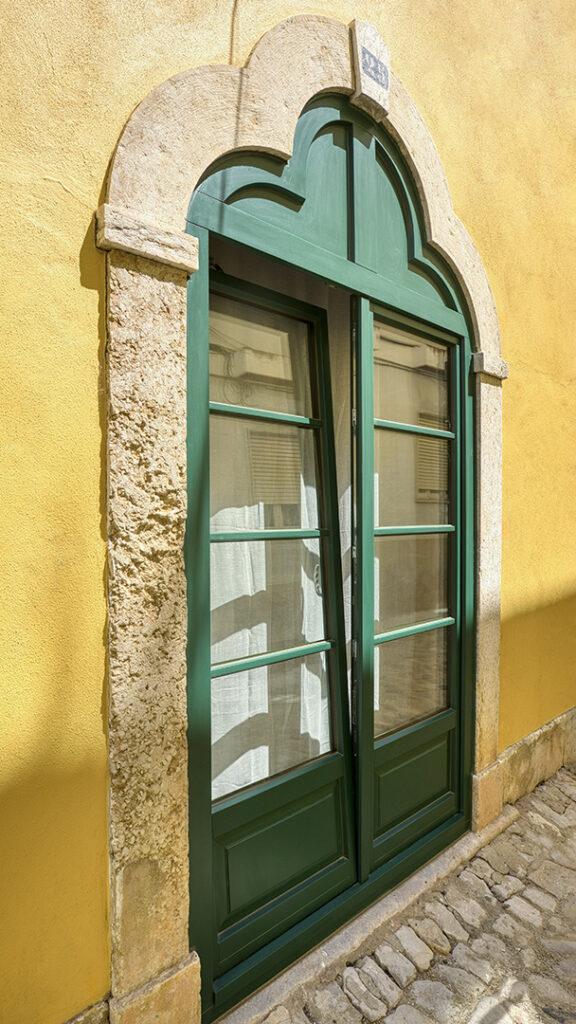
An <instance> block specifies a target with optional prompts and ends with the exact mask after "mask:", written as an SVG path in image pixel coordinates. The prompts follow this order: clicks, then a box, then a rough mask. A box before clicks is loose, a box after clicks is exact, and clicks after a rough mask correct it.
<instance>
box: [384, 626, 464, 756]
mask: <svg viewBox="0 0 576 1024" xmlns="http://www.w3.org/2000/svg"><path fill="white" fill-rule="evenodd" d="M449 628H450V627H449ZM447 704H448V630H447V629H431V630H429V631H428V632H426V633H417V634H416V635H415V636H406V637H403V638H402V639H401V640H389V641H387V642H386V643H384V644H378V645H377V646H376V647H375V648H374V735H375V736H383V735H384V734H385V733H387V732H392V731H393V730H394V729H399V728H401V727H402V726H406V725H410V724H411V723H412V722H416V721H418V720H419V719H421V718H428V716H429V715H433V714H435V713H436V712H438V711H442V710H443V709H444V708H445V707H447Z"/></svg>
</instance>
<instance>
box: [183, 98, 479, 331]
mask: <svg viewBox="0 0 576 1024" xmlns="http://www.w3.org/2000/svg"><path fill="white" fill-rule="evenodd" d="M188 227H189V230H190V231H191V232H194V229H195V228H196V229H197V228H206V229H208V230H210V231H211V232H213V233H214V234H215V235H219V236H221V237H224V238H228V239H230V240H232V241H236V242H241V243H242V244H243V245H246V246H249V247H251V248H254V249H256V250H257V251H259V252H263V253H267V254H268V255H270V256H273V257H274V258H276V259H279V260H282V261H283V262H286V263H290V264H293V265H295V266H298V267H301V268H302V269H305V270H308V271H309V272H310V273H313V274H316V275H319V276H321V277H324V278H327V279H329V280H330V281H332V282H334V283H335V284H339V285H341V286H343V287H347V288H349V289H351V290H352V291H355V292H359V293H362V294H364V295H366V296H368V297H370V298H371V299H372V300H373V301H375V302H379V303H382V304H384V305H386V306H388V307H390V308H392V309H398V310H402V311H404V312H406V311H410V313H411V314H412V315H413V316H416V317H420V318H422V319H424V320H426V321H428V322H433V323H436V324H437V325H438V326H442V327H444V328H446V329H448V330H451V331H454V332H455V333H462V331H463V326H464V320H463V315H462V313H463V310H462V306H461V302H460V300H459V296H458V289H457V286H456V285H455V282H454V280H453V278H452V275H451V274H450V272H449V270H448V268H447V267H446V266H445V265H444V264H443V261H442V260H441V259H440V257H439V256H438V254H436V253H434V252H433V251H432V250H431V249H430V247H429V246H428V245H427V244H426V238H425V233H424V219H423V216H422V210H421V207H420V203H419V200H418V196H417V193H416V189H415V186H414V182H413V180H412V177H411V175H410V173H409V171H408V168H407V166H406V163H405V161H404V159H403V158H402V156H401V154H400V152H399V151H398V148H397V146H396V145H395V143H394V142H393V141H392V139H391V138H390V137H389V136H388V135H387V133H386V132H385V131H383V130H382V129H379V128H378V127H376V126H375V125H374V123H372V122H370V121H368V119H367V118H365V117H364V116H363V115H362V114H361V113H359V112H358V111H357V110H355V109H354V108H353V107H351V105H350V104H349V103H348V102H347V101H346V100H345V99H344V98H343V97H322V98H320V99H317V100H314V101H313V102H312V103H310V104H309V106H308V107H307V108H306V109H305V110H304V112H303V113H302V115H301V117H300V119H299V121H298V125H297V128H296V133H295V137H294V152H293V155H292V157H291V158H290V159H289V160H288V161H284V160H282V159H280V158H279V157H275V156H270V155H265V154H262V153H253V152H240V153H238V152H236V153H233V154H231V155H229V156H227V157H223V158H222V159H220V160H219V161H218V162H217V164H215V165H213V166H212V167H211V168H210V169H209V170H208V171H207V172H206V174H205V175H204V177H203V179H202V181H201V182H200V184H199V186H198V188H197V189H196V191H195V193H194V196H193V198H192V201H191V203H190V207H189V214H188Z"/></svg>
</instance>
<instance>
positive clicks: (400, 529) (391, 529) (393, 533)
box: [374, 523, 456, 537]
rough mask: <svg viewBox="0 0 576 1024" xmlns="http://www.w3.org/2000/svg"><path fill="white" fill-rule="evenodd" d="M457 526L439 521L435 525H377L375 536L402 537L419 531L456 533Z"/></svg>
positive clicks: (416, 533)
mask: <svg viewBox="0 0 576 1024" xmlns="http://www.w3.org/2000/svg"><path fill="white" fill-rule="evenodd" d="M455 529H456V527H455V526H452V525H451V524H450V523H437V524H436V525H433V526H377V527H376V529H375V530H374V536H375V537H401V536H403V535H405V534H410V535H411V536H412V535H418V534H419V533H454V531H455Z"/></svg>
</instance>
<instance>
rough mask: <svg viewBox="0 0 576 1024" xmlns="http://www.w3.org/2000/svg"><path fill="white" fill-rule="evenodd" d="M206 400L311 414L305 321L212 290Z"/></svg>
mask: <svg viewBox="0 0 576 1024" xmlns="http://www.w3.org/2000/svg"><path fill="white" fill-rule="evenodd" d="M210 401H211V402H225V403H226V404H228V405H241V406H245V407H249V408H252V409H266V410H268V411H272V412H282V413H290V414H291V415H297V416H312V402H311V393H310V370H309V365H308V325H307V324H306V323H304V322H303V321H302V320H295V319H293V318H292V317H288V316H284V315H282V314H281V313H273V312H272V311H270V310H267V309H260V308H259V307H257V306H251V305H250V304H248V303H246V302H237V301H236V300H235V299H229V298H226V297H224V296H222V295H211V296H210Z"/></svg>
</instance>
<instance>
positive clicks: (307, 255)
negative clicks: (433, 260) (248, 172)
mask: <svg viewBox="0 0 576 1024" xmlns="http://www.w3.org/2000/svg"><path fill="white" fill-rule="evenodd" d="M218 206H219V208H218V209H216V208H215V203H214V200H212V199H210V198H209V197H207V196H204V197H203V202H200V203H198V204H197V206H196V207H195V209H194V217H195V218H197V219H196V220H193V221H192V220H191V221H190V222H189V225H188V226H189V229H190V231H191V233H192V234H194V232H195V228H196V226H197V225H202V226H204V227H207V228H208V229H209V230H210V231H212V232H213V233H214V234H215V235H217V236H219V237H222V238H228V239H230V240H232V241H235V242H238V243H241V244H244V245H246V247H247V248H249V249H254V250H255V251H257V252H261V253H264V254H266V255H268V256H272V257H273V258H274V259H277V260H280V261H281V262H283V263H289V264H291V265H294V266H299V267H301V268H302V269H304V270H307V271H309V272H310V273H311V274H314V275H316V276H317V277H321V278H323V279H326V280H329V281H332V282H333V283H334V284H337V285H340V286H341V287H343V288H347V289H349V290H350V291H353V292H356V293H358V294H364V295H366V296H367V297H369V298H370V299H371V300H373V301H374V302H378V303H383V304H385V305H386V306H387V307H388V308H389V309H391V310H405V309H410V310H411V311H412V314H413V317H414V318H415V319H421V320H423V321H426V322H430V323H431V324H433V325H435V326H438V327H442V328H445V329H446V330H448V331H453V332H455V333H460V332H461V331H462V330H463V328H464V324H465V321H464V318H463V316H462V314H461V313H459V312H458V311H457V310H453V309H449V308H447V307H446V306H442V305H440V304H437V303H435V302H432V301H431V300H430V299H429V298H427V297H426V296H423V295H419V294H418V292H415V291H412V290H411V289H410V288H408V287H407V286H406V285H405V283H404V282H403V281H395V280H390V279H387V278H384V277H381V276H379V275H378V274H376V273H374V271H371V270H368V269H367V268H365V267H362V266H360V265H359V264H356V263H351V262H349V261H348V260H347V259H346V258H345V257H344V256H340V255H338V254H337V253H331V252H328V251H326V250H325V249H323V248H321V247H320V246H319V245H316V244H315V243H314V242H311V241H305V240H303V239H301V238H299V237H298V236H297V235H292V234H290V233H289V232H287V231H284V230H283V229H282V228H280V227H275V228H274V231H273V232H272V231H269V230H267V228H266V226H265V224H264V223H263V222H261V221H260V220H258V219H257V218H254V217H251V215H250V214H248V213H244V212H243V211H241V210H237V209H235V207H233V206H225V205H223V204H218Z"/></svg>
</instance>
